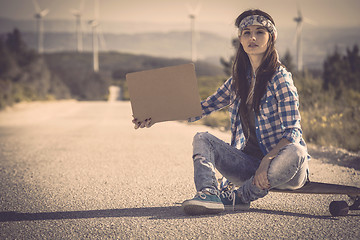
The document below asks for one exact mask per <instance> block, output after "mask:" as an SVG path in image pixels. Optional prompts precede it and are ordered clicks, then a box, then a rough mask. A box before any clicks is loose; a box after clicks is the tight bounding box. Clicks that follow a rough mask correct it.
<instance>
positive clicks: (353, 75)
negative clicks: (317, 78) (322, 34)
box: [323, 45, 360, 99]
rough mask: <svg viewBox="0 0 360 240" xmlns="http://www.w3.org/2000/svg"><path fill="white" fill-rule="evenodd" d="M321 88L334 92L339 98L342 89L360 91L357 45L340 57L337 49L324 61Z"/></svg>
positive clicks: (359, 58)
mask: <svg viewBox="0 0 360 240" xmlns="http://www.w3.org/2000/svg"><path fill="white" fill-rule="evenodd" d="M323 88H324V89H325V90H330V89H332V90H334V91H335V93H336V98H337V99H338V98H340V97H341V95H342V93H343V92H344V89H345V88H346V89H353V90H356V91H360V56H359V48H358V46H357V45H355V46H354V47H353V49H352V50H350V49H347V53H346V55H342V54H341V53H340V52H339V50H338V48H335V51H334V53H333V54H332V55H330V56H328V57H327V58H326V59H325V61H324V72H323Z"/></svg>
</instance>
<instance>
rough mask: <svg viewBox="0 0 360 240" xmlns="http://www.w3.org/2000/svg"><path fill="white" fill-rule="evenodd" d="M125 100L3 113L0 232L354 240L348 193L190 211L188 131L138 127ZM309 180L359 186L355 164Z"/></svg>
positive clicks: (319, 171)
mask: <svg viewBox="0 0 360 240" xmlns="http://www.w3.org/2000/svg"><path fill="white" fill-rule="evenodd" d="M131 119H132V117H131V108H130V104H129V103H128V102H112V103H106V102H76V101H64V102H48V103H30V104H20V105H17V106H16V107H15V108H12V109H8V110H6V111H2V112H0V177H1V181H0V203H1V206H0V208H1V209H0V239H60V238H61V239H84V238H90V239H269V238H271V239H360V230H359V222H360V221H359V220H360V212H359V211H354V212H350V215H349V216H346V217H331V215H330V213H329V212H328V205H329V203H330V202H331V201H332V200H341V199H346V197H345V196H333V195H330V196H328V195H321V196H320V195H300V194H284V193H270V194H269V195H267V196H266V197H265V198H263V199H261V200H258V201H256V202H254V203H253V204H252V205H251V209H250V210H249V211H246V212H225V213H222V214H220V215H208V216H195V217H194V216H187V215H185V214H184V213H183V212H182V209H181V207H180V203H181V202H182V201H184V200H185V199H188V198H191V197H193V195H194V194H195V188H194V184H193V167H192V159H191V153H192V146H191V142H192V138H193V136H194V135H195V133H196V132H198V131H209V132H211V133H213V134H215V135H217V136H219V137H221V138H223V139H224V140H229V139H230V136H229V134H228V133H223V132H219V131H216V130H213V129H210V128H206V127H204V126H199V125H194V124H192V125H190V124H187V123H180V122H168V123H160V124H156V125H154V126H153V127H152V128H150V129H140V130H134V129H133V126H132V123H131ZM310 168H311V178H312V180H317V181H325V182H331V183H340V184H349V185H354V186H360V172H359V171H355V170H354V169H350V168H345V167H340V166H335V165H330V164H325V163H321V161H320V160H318V159H313V160H312V161H311V162H310Z"/></svg>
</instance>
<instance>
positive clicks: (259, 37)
mask: <svg viewBox="0 0 360 240" xmlns="http://www.w3.org/2000/svg"><path fill="white" fill-rule="evenodd" d="M269 38H270V34H269V32H268V31H267V30H266V28H264V27H262V26H256V25H253V26H248V27H246V28H244V29H243V30H242V32H241V34H240V36H239V39H240V43H241V45H242V46H243V48H244V51H245V52H246V53H247V54H248V55H264V54H265V51H266V49H267V47H268V42H269Z"/></svg>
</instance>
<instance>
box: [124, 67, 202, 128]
mask: <svg viewBox="0 0 360 240" xmlns="http://www.w3.org/2000/svg"><path fill="white" fill-rule="evenodd" d="M126 81H127V84H128V89H129V94H130V101H131V108H132V112H133V116H134V118H137V119H138V120H139V121H144V120H145V119H147V118H150V117H151V124H154V123H156V122H164V121H172V120H186V119H188V118H190V117H197V116H201V114H202V110H201V104H200V97H199V91H198V86H197V80H196V75H195V66H194V64H192V63H189V64H183V65H178V66H172V67H165V68H158V69H153V70H147V71H141V72H135V73H128V74H127V75H126Z"/></svg>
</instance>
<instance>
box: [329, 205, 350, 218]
mask: <svg viewBox="0 0 360 240" xmlns="http://www.w3.org/2000/svg"><path fill="white" fill-rule="evenodd" d="M329 210H330V213H331V215H332V216H334V217H337V216H346V215H348V213H349V205H348V204H347V203H346V202H345V201H332V202H331V203H330V206H329Z"/></svg>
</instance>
